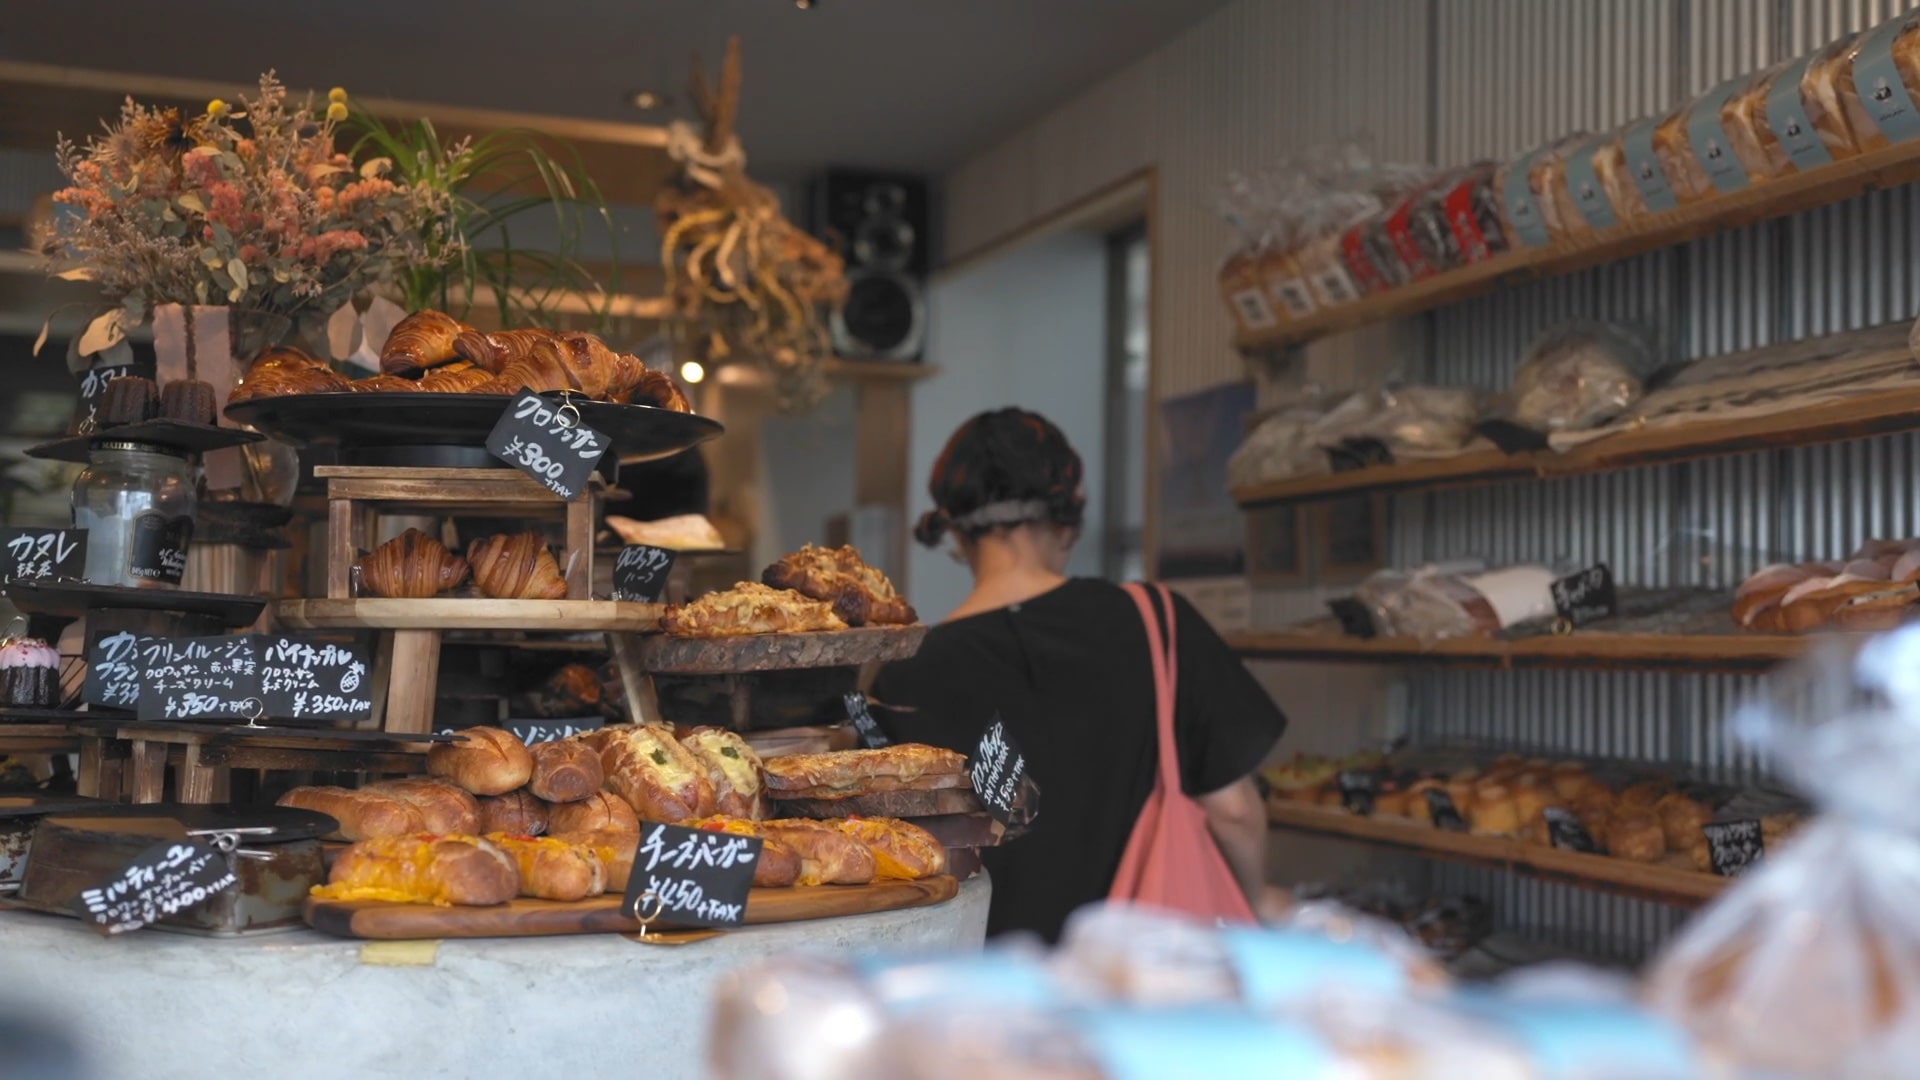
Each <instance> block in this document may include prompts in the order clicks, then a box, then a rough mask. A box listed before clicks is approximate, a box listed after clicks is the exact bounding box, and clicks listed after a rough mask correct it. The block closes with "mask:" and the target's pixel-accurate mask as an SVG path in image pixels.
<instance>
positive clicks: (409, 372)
mask: <svg viewBox="0 0 1920 1080" xmlns="http://www.w3.org/2000/svg"><path fill="white" fill-rule="evenodd" d="M467 329H468V327H467V326H466V324H465V323H462V322H461V321H460V320H458V319H456V318H454V317H453V316H451V315H448V314H446V313H445V312H442V311H416V312H414V313H413V314H411V315H409V316H407V317H406V318H404V319H401V320H400V321H399V322H398V323H396V324H394V327H393V330H392V332H391V333H389V334H388V335H387V343H386V344H385V345H382V346H381V347H380V371H381V373H382V374H386V375H402V376H406V377H408V378H418V377H419V375H420V373H421V372H422V371H425V370H426V369H428V368H432V367H439V366H440V365H441V364H445V363H448V362H450V361H452V360H453V359H454V358H455V356H456V355H457V354H456V353H455V352H454V349H453V343H454V340H455V339H456V338H458V337H459V336H460V335H461V334H462V333H464V332H466V331H467Z"/></svg>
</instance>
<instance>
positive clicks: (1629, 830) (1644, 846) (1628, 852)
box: [1605, 811, 1667, 862]
mask: <svg viewBox="0 0 1920 1080" xmlns="http://www.w3.org/2000/svg"><path fill="white" fill-rule="evenodd" d="M1605 843H1606V845H1607V854H1609V855H1612V856H1613V857H1615V858H1617V859H1631V860H1632V861H1634V862H1659V861H1660V859H1661V858H1662V857H1663V856H1665V855H1666V853H1667V840H1666V836H1665V834H1664V833H1663V832H1662V831H1661V829H1660V819H1659V818H1656V817H1655V816H1653V815H1652V814H1650V813H1646V812H1644V811H1635V812H1629V813H1620V814H1615V815H1614V816H1613V819H1612V820H1611V821H1609V822H1608V823H1607V829H1606V841H1605Z"/></svg>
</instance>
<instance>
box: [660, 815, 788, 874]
mask: <svg viewBox="0 0 1920 1080" xmlns="http://www.w3.org/2000/svg"><path fill="white" fill-rule="evenodd" d="M687 827H688V828H690V829H706V830H707V831H709V832H724V833H732V834H733V835H735V836H757V837H759V838H760V861H759V862H757V863H755V864H754V866H753V884H754V886H755V887H756V888H762V889H784V888H786V887H787V886H789V885H796V884H799V883H800V877H801V873H802V866H801V862H800V856H799V855H797V854H795V853H794V850H793V849H792V848H790V847H788V846H787V845H785V844H783V843H781V842H779V841H778V840H774V839H772V838H770V837H768V836H767V835H766V834H765V833H763V832H761V831H760V823H759V822H757V821H748V820H747V819H745V818H730V817H725V816H722V815H715V816H713V817H708V818H702V819H701V820H699V821H690V822H687ZM816 884H817V882H816Z"/></svg>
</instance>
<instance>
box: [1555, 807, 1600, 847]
mask: <svg viewBox="0 0 1920 1080" xmlns="http://www.w3.org/2000/svg"><path fill="white" fill-rule="evenodd" d="M1541 814H1542V815H1544V816H1545V817H1546V819H1547V839H1548V840H1550V841H1552V843H1553V846H1554V847H1557V848H1559V849H1560V850H1562V851H1580V852H1585V853H1586V854H1588V855H1598V854H1599V853H1600V845H1599V844H1596V843H1594V842H1593V836H1592V834H1590V833H1588V832H1587V827H1586V826H1585V825H1582V824H1581V823H1580V818H1579V815H1577V814H1575V813H1574V812H1573V811H1571V810H1568V809H1566V808H1564V807H1559V806H1549V807H1547V808H1546V809H1545V810H1542V811H1541Z"/></svg>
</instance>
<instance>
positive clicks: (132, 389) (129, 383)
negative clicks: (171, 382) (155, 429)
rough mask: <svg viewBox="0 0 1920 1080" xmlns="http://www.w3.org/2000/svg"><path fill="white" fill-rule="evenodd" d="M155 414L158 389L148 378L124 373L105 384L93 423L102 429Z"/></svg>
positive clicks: (158, 409) (156, 413) (158, 399)
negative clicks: (105, 388)
mask: <svg viewBox="0 0 1920 1080" xmlns="http://www.w3.org/2000/svg"><path fill="white" fill-rule="evenodd" d="M159 413H160V388H159V387H158V386H156V385H155V384H154V381H153V380H152V379H146V378H141V377H140V376H138V375H128V376H124V377H122V378H118V379H115V380H113V381H112V382H110V383H108V384H107V392H106V394H105V396H103V397H102V398H101V399H100V411H99V412H98V413H97V414H96V416H95V423H97V424H98V425H99V426H101V427H103V428H104V427H119V426H120V425H122V424H138V423H140V422H141V421H144V420H151V419H153V418H154V417H155V416H158V415H159Z"/></svg>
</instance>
